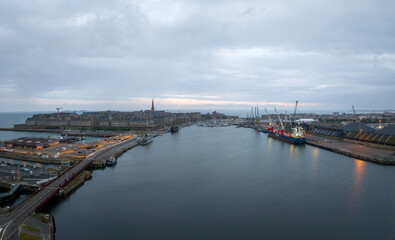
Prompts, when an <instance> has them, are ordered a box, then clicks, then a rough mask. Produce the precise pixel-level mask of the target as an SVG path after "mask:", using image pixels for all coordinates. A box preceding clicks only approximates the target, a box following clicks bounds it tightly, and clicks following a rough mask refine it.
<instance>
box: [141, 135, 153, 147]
mask: <svg viewBox="0 0 395 240" xmlns="http://www.w3.org/2000/svg"><path fill="white" fill-rule="evenodd" d="M152 141H153V140H152V138H149V137H148V136H145V137H143V138H142V139H140V141H139V143H140V145H147V144H150V143H152Z"/></svg>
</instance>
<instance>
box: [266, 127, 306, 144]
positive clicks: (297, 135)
mask: <svg viewBox="0 0 395 240" xmlns="http://www.w3.org/2000/svg"><path fill="white" fill-rule="evenodd" d="M267 133H268V134H269V136H270V137H273V138H277V139H280V140H283V141H285V142H289V143H295V144H304V143H306V133H305V131H304V129H302V128H301V127H295V128H292V133H288V132H286V131H285V130H284V129H281V130H277V129H275V128H274V127H273V126H271V127H268V128H267Z"/></svg>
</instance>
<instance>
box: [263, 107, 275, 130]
mask: <svg viewBox="0 0 395 240" xmlns="http://www.w3.org/2000/svg"><path fill="white" fill-rule="evenodd" d="M265 112H266V113H267V116H268V117H269V120H270V125H271V126H273V125H274V124H273V120H272V118H271V117H270V114H269V112H268V111H267V109H266V108H265Z"/></svg>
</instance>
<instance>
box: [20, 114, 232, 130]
mask: <svg viewBox="0 0 395 240" xmlns="http://www.w3.org/2000/svg"><path fill="white" fill-rule="evenodd" d="M224 118H228V116H226V115H225V114H221V113H217V112H213V113H211V114H209V113H208V114H201V113H200V112H192V113H170V112H165V111H155V110H151V111H150V110H146V111H134V112H121V111H101V112H84V113H82V114H77V113H75V112H61V113H49V114H34V115H33V116H32V117H29V118H28V119H26V121H25V124H16V125H14V127H15V128H29V129H32V128H33V129H34V128H36V129H41V128H47V129H48V128H49V129H50V128H53V129H82V128H84V129H103V130H105V129H131V130H143V129H158V128H161V127H164V126H171V125H175V124H180V123H186V122H197V121H201V120H208V119H224Z"/></svg>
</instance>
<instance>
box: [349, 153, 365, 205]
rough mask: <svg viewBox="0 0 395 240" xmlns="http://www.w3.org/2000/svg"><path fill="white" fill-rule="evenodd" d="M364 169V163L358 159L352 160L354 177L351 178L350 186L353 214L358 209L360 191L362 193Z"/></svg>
mask: <svg viewBox="0 0 395 240" xmlns="http://www.w3.org/2000/svg"><path fill="white" fill-rule="evenodd" d="M365 169H366V162H365V161H361V160H358V159H354V176H353V185H352V190H351V193H352V199H351V204H352V206H353V207H352V209H353V212H355V211H356V210H357V209H358V208H359V203H360V200H361V199H360V198H361V195H362V194H361V191H362V184H363V177H364V175H365Z"/></svg>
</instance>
